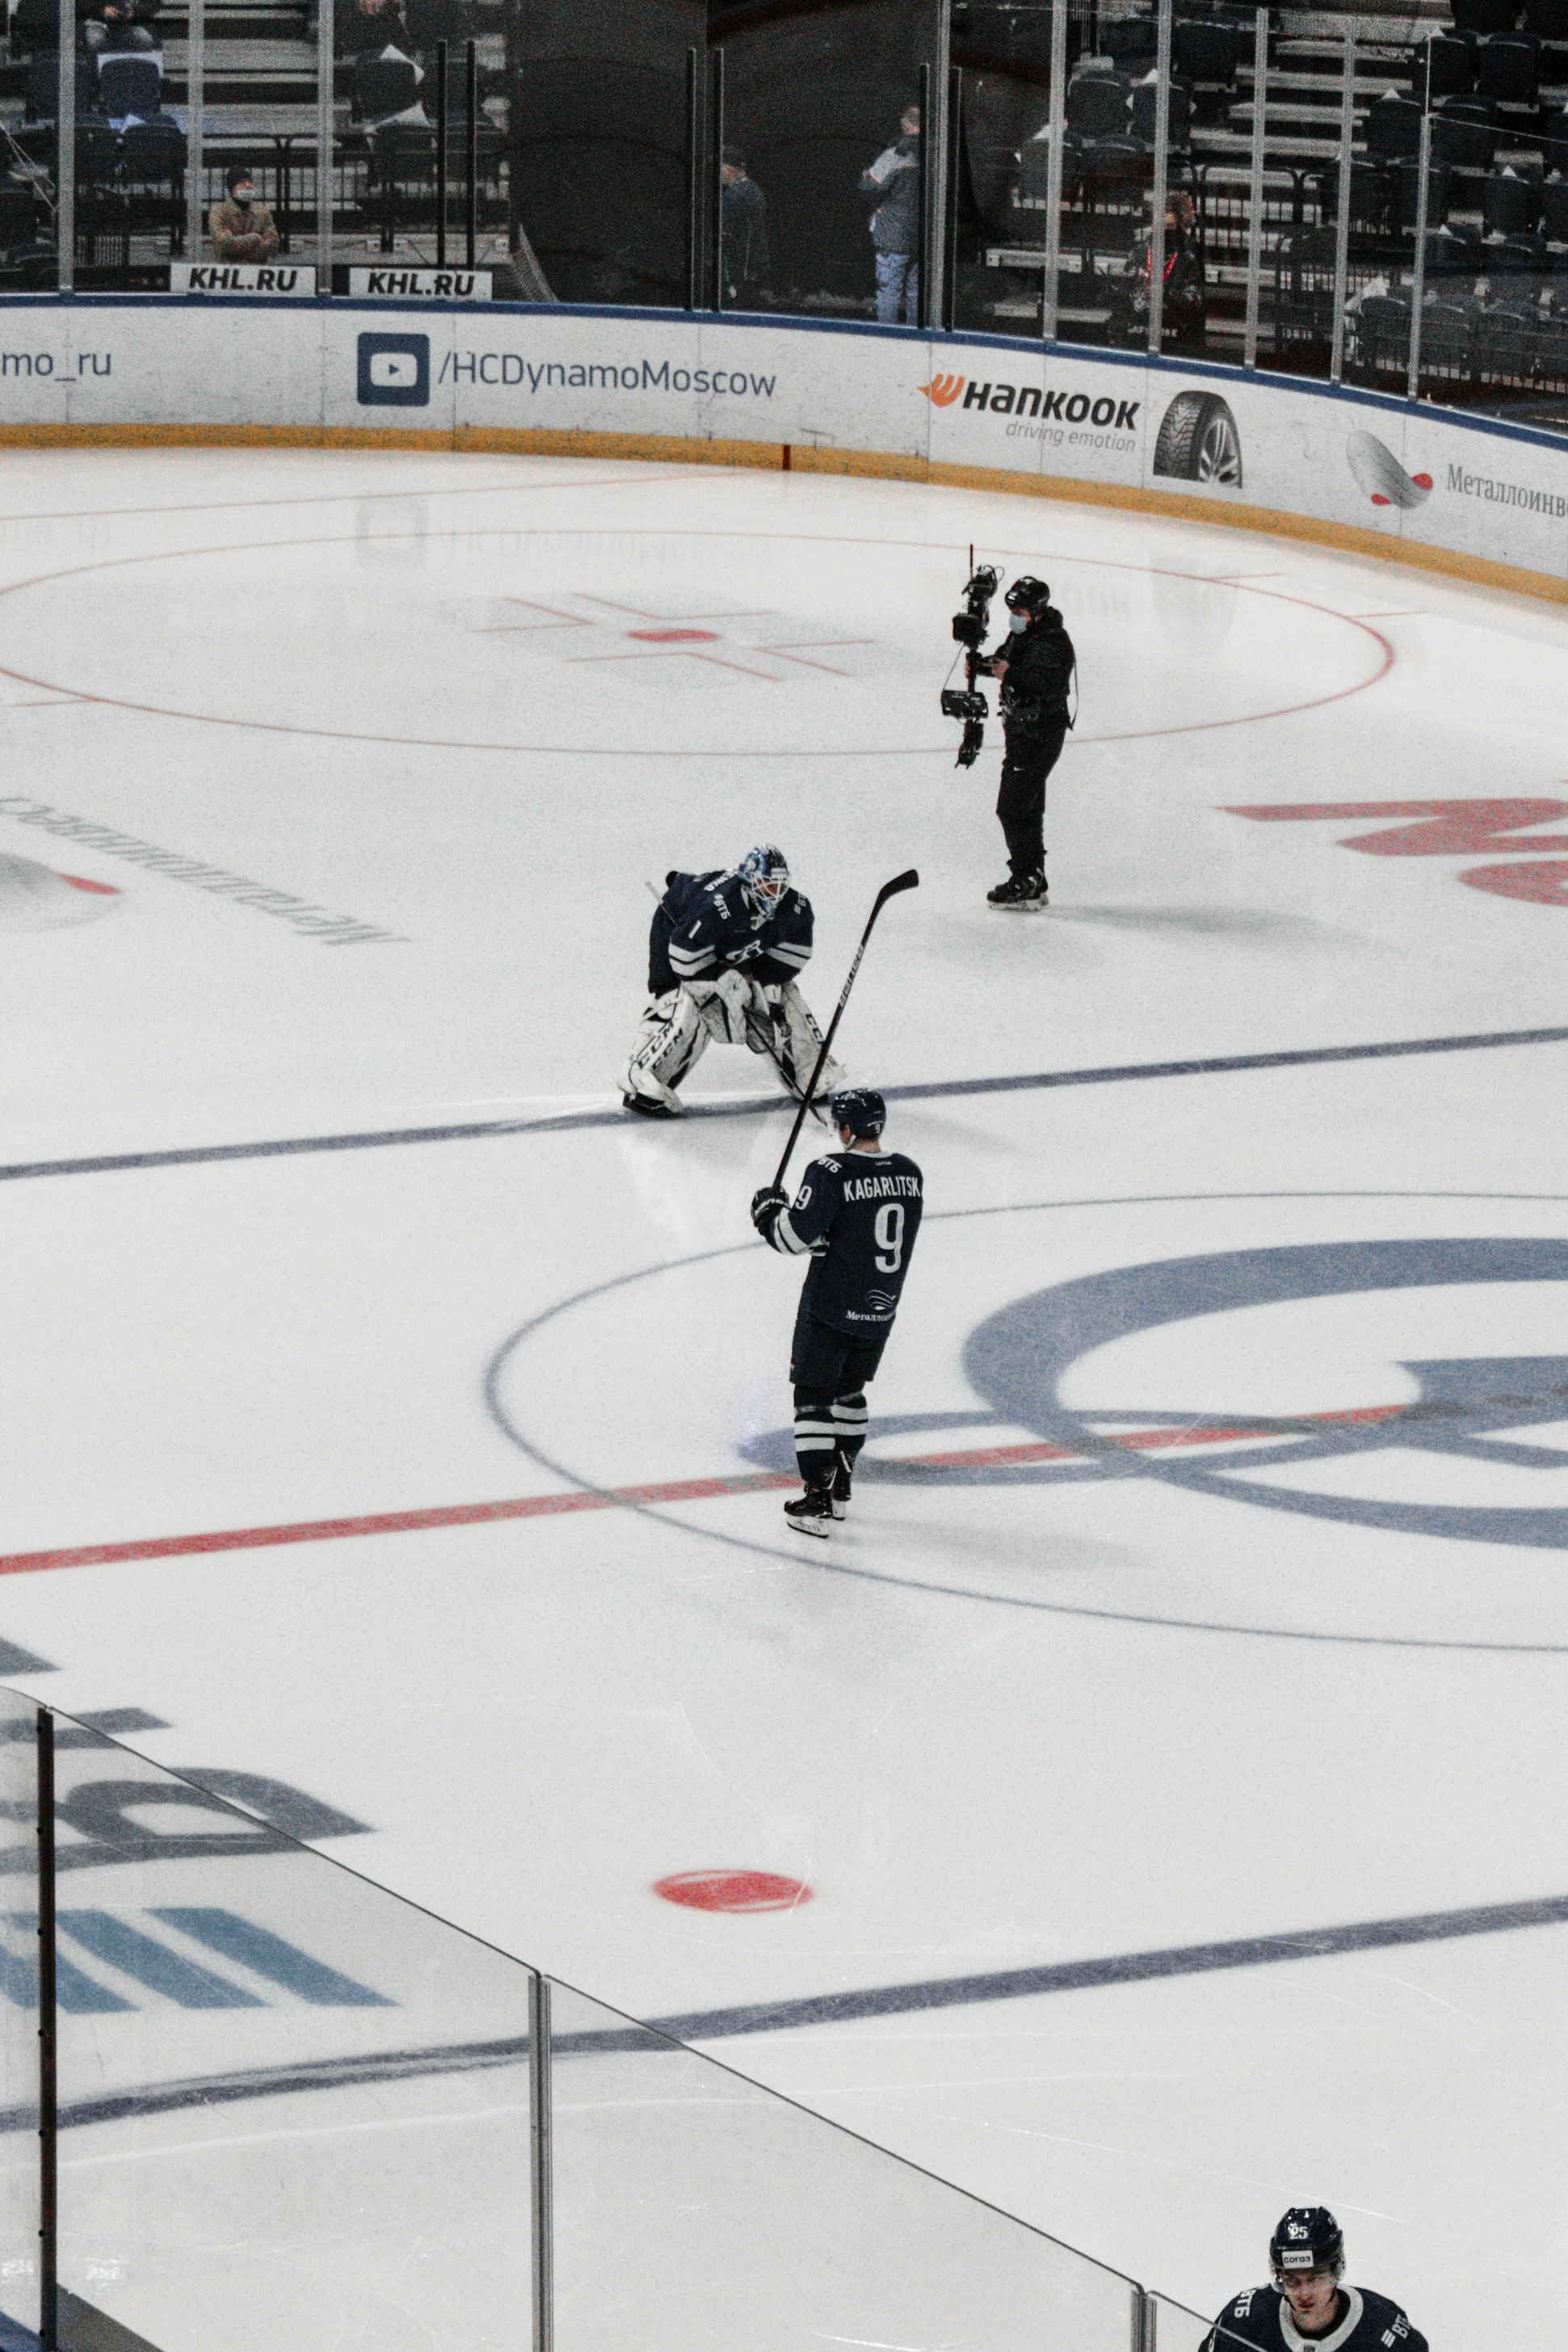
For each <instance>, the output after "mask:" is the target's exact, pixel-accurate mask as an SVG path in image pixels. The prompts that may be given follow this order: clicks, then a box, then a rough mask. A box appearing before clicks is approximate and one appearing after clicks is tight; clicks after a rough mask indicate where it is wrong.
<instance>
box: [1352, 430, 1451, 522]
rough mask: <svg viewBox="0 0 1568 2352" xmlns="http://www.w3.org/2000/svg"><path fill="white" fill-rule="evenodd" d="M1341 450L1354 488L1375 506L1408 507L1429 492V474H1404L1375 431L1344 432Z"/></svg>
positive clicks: (1416, 505) (1424, 501)
mask: <svg viewBox="0 0 1568 2352" xmlns="http://www.w3.org/2000/svg"><path fill="white" fill-rule="evenodd" d="M1344 454H1345V459H1346V462H1347V463H1348V465H1349V467H1350V470H1351V472H1352V473H1353V474H1354V477H1355V485H1356V488H1357V489H1360V490H1364V491H1365V492H1366V495H1367V497H1368V498H1369V499H1371V500H1372V503H1373V505H1374V506H1375V507H1403V508H1405V509H1406V511H1408V510H1409V509H1410V508H1412V507H1418V506H1424V505H1425V504H1426V501H1427V499H1429V498H1430V497H1431V495H1432V477H1431V475H1430V474H1407V473H1406V470H1405V468H1404V467H1403V466H1402V465H1401V464H1400V462H1399V460H1398V458H1397V457H1396V456H1395V454H1394V452H1393V450H1392V449H1387V448H1385V446H1384V445H1383V443H1382V442H1381V441H1380V440H1379V439H1378V437H1377V436H1376V434H1375V433H1349V434H1347V435H1346V436H1345V444H1344Z"/></svg>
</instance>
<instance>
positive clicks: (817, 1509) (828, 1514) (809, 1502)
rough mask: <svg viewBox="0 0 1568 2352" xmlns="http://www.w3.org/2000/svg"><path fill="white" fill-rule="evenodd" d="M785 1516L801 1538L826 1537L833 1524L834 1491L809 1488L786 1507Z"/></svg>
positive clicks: (823, 1488) (826, 1487)
mask: <svg viewBox="0 0 1568 2352" xmlns="http://www.w3.org/2000/svg"><path fill="white" fill-rule="evenodd" d="M784 1516H785V1517H786V1518H787V1519H788V1520H789V1525H790V1526H791V1527H792V1528H794V1530H795V1532H796V1534H797V1535H800V1536H825V1535H826V1534H827V1532H828V1529H829V1528H831V1525H832V1523H833V1517H834V1512H833V1499H832V1490H831V1487H828V1486H808V1487H807V1489H806V1491H805V1493H804V1494H803V1495H797V1496H795V1498H794V1500H793V1501H792V1502H789V1503H786V1504H785V1506H784Z"/></svg>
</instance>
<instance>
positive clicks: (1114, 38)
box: [1100, 16, 1159, 73]
mask: <svg viewBox="0 0 1568 2352" xmlns="http://www.w3.org/2000/svg"><path fill="white" fill-rule="evenodd" d="M1100 41H1101V46H1102V47H1103V49H1104V52H1105V55H1106V56H1107V57H1109V58H1115V60H1116V63H1117V65H1118V66H1120V67H1121V68H1123V70H1124V72H1131V73H1142V72H1144V71H1145V68H1147V67H1148V66H1150V65H1152V64H1153V62H1154V58H1155V51H1156V50H1157V48H1158V47H1159V31H1158V27H1157V26H1156V25H1155V20H1154V18H1153V17H1152V16H1113V17H1111V18H1110V19H1109V21H1104V20H1103V21H1102V23H1101V26H1100Z"/></svg>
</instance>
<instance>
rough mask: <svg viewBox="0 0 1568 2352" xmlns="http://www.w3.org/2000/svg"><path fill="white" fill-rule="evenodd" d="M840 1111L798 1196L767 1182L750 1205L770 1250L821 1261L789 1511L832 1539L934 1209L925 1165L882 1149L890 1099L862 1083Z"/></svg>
mask: <svg viewBox="0 0 1568 2352" xmlns="http://www.w3.org/2000/svg"><path fill="white" fill-rule="evenodd" d="M829 1108H830V1109H831V1114H832V1118H833V1123H834V1125H835V1126H836V1127H837V1129H838V1130H839V1141H840V1144H841V1147H842V1149H841V1150H838V1151H835V1152H831V1153H830V1154H829V1155H828V1156H827V1158H826V1159H823V1160H812V1162H811V1164H810V1167H809V1168H808V1169H807V1171H806V1173H805V1176H804V1178H803V1179H802V1181H801V1184H800V1191H799V1192H797V1193H796V1195H795V1198H794V1200H793V1201H789V1199H788V1196H787V1194H785V1193H784V1192H780V1191H779V1190H778V1189H777V1188H776V1187H774V1186H772V1185H768V1186H767V1187H765V1189H764V1190H763V1191H762V1192H757V1193H755V1194H754V1195H753V1196H752V1202H751V1222H752V1223H753V1224H754V1225H755V1226H756V1227H757V1230H758V1233H759V1234H761V1235H762V1238H763V1240H764V1241H765V1242H766V1243H767V1244H768V1247H769V1249H776V1250H779V1251H780V1252H782V1254H783V1255H785V1256H787V1257H804V1256H807V1255H809V1256H810V1261H811V1265H810V1272H809V1273H808V1274H807V1276H806V1284H805V1287H804V1289H803V1290H802V1291H801V1293H800V1312H799V1313H798V1314H797V1316H796V1318H795V1338H794V1342H793V1345H792V1346H791V1349H790V1351H789V1378H790V1380H791V1381H792V1382H793V1383H794V1388H795V1458H796V1460H797V1462H798V1463H799V1464H800V1475H801V1478H802V1479H803V1480H804V1482H805V1487H806V1491H805V1493H804V1494H803V1495H798V1496H795V1498H794V1499H793V1501H791V1502H788V1503H786V1504H785V1506H784V1516H785V1517H786V1518H787V1519H788V1520H789V1524H790V1526H791V1527H792V1528H795V1529H796V1530H797V1531H798V1532H799V1533H800V1534H801V1535H803V1536H825V1535H826V1534H827V1532H828V1528H829V1527H830V1526H831V1523H832V1521H833V1520H834V1519H841V1518H842V1517H843V1516H844V1512H845V1510H846V1508H847V1507H848V1504H849V1500H850V1491H851V1485H852V1475H853V1472H854V1465H855V1458H856V1456H857V1455H858V1454H859V1453H860V1450H861V1447H862V1445H863V1444H865V1433H866V1401H865V1391H866V1383H867V1382H868V1381H871V1380H873V1379H874V1378H875V1376H876V1368H877V1366H878V1364H879V1363H880V1362H881V1361H882V1351H883V1349H884V1348H885V1347H886V1345H887V1335H888V1333H889V1332H890V1331H891V1330H892V1328H893V1318H894V1316H895V1315H896V1314H897V1312H898V1302H899V1298H900V1297H901V1296H902V1293H903V1290H904V1276H905V1275H906V1274H907V1272H908V1271H909V1259H910V1254H911V1252H912V1251H913V1249H914V1247H915V1235H916V1234H917V1233H918V1232H919V1231H920V1213H921V1210H922V1208H923V1206H924V1187H923V1182H922V1179H921V1174H920V1171H919V1169H918V1168H917V1167H916V1166H915V1162H914V1160H909V1159H906V1158H905V1156H904V1153H903V1152H902V1151H884V1150H883V1148H882V1130H883V1127H884V1126H885V1125H886V1123H887V1105H886V1104H885V1103H884V1102H883V1098H882V1097H881V1096H880V1095H878V1094H873V1093H872V1092H871V1090H870V1088H869V1087H850V1088H848V1089H847V1090H845V1091H844V1092H842V1093H840V1094H836V1095H834V1097H833V1098H832V1101H831V1105H830V1106H829Z"/></svg>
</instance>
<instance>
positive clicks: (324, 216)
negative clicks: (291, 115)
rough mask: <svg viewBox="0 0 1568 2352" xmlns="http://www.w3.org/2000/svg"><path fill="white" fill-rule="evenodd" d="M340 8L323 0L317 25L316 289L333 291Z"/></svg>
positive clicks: (322, 291)
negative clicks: (336, 53)
mask: <svg viewBox="0 0 1568 2352" xmlns="http://www.w3.org/2000/svg"><path fill="white" fill-rule="evenodd" d="M335 19H336V11H335V10H334V8H333V7H332V5H331V0H322V8H321V16H320V20H319V24H318V26H317V27H316V268H317V278H316V291H317V293H318V294H330V292H331V291H332V211H333V205H332V133H333V129H334V124H333V112H334V107H333V100H334V97H335V92H334V90H333V88H332V76H333V50H332V36H333V29H334V24H335Z"/></svg>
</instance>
